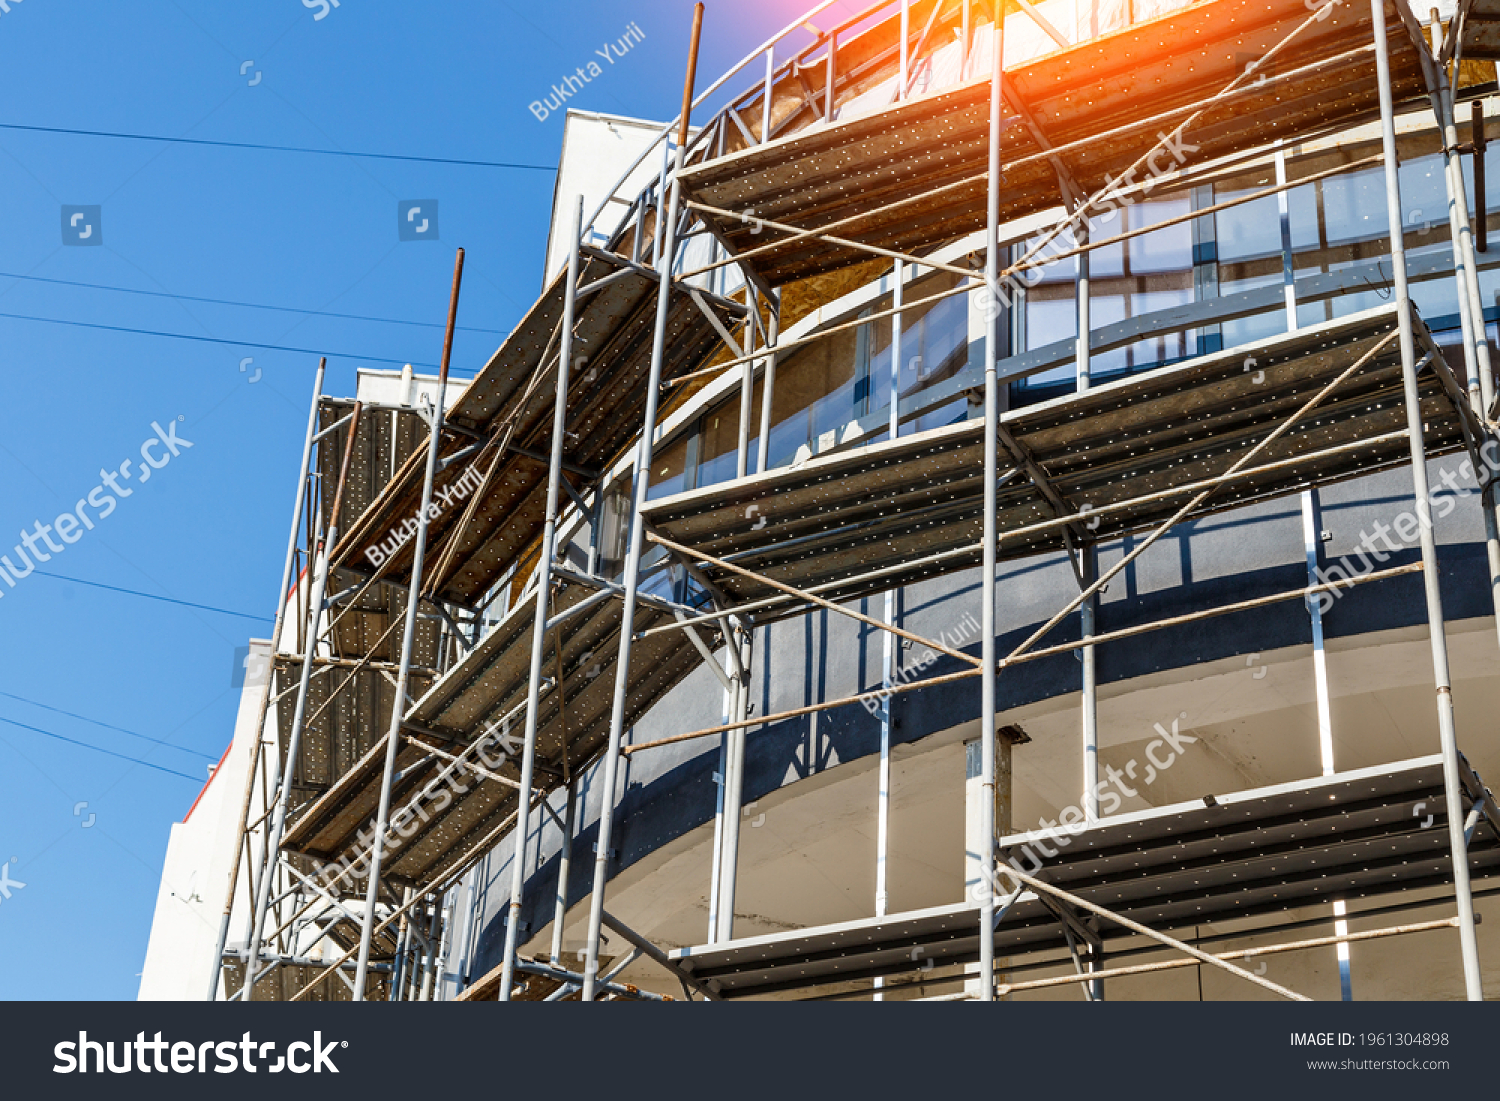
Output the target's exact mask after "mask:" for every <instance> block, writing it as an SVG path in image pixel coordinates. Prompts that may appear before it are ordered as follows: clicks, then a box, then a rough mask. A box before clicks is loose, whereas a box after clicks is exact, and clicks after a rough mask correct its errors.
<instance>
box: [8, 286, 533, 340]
mask: <svg viewBox="0 0 1500 1101" xmlns="http://www.w3.org/2000/svg"><path fill="white" fill-rule="evenodd" d="M0 279H25V280H28V281H30V282H33V283H53V284H56V285H57V286H61V287H86V288H88V289H89V290H95V291H115V292H117V293H119V294H143V295H147V296H148V297H151V298H173V299H177V300H179V301H182V302H206V303H208V304H210V305H214V306H244V307H245V308H246V309H251V310H276V311H279V312H281V313H297V314H306V315H308V316H311V317H337V318H342V319H344V320H346V321H378V322H381V323H382V324H386V325H421V326H422V327H424V328H428V329H441V328H443V327H444V326H443V325H442V323H440V322H437V321H407V320H406V319H405V318H400V317H369V316H367V315H365V314H357V313H337V312H335V311H332V310H302V309H298V308H297V307H296V306H268V305H265V304H263V303H260V302H236V301H233V300H232V299H228V298H202V297H199V296H198V295H193V294H169V293H167V292H166V291H145V290H137V289H135V288H134V287H111V286H108V285H106V284H104V283H80V282H77V281H76V280H73V279H49V278H47V277H46V276H44V275H18V274H16V273H15V272H10V271H0ZM458 329H459V331H460V332H468V333H494V334H496V335H498V336H509V335H510V334H509V333H508V332H507V331H506V330H504V329H479V328H475V327H474V326H472V325H460V326H458Z"/></svg>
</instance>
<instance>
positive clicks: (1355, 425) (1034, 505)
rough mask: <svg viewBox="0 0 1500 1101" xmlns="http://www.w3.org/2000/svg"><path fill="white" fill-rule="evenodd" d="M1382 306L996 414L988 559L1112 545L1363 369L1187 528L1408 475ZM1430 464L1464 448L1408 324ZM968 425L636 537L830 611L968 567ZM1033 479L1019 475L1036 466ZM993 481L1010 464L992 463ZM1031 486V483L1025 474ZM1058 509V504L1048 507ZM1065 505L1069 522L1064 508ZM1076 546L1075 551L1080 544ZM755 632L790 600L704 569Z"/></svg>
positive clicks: (671, 508)
mask: <svg viewBox="0 0 1500 1101" xmlns="http://www.w3.org/2000/svg"><path fill="white" fill-rule="evenodd" d="M1396 309H1397V307H1395V306H1394V305H1392V306H1383V307H1379V308H1377V309H1374V310H1369V311H1366V312H1363V313H1359V314H1355V315H1352V316H1350V317H1346V318H1341V319H1339V320H1336V321H1331V322H1327V323H1325V324H1323V325H1319V326H1316V327H1312V328H1307V329H1302V330H1299V331H1297V332H1293V333H1289V334H1286V335H1284V336H1280V337H1276V338H1274V339H1271V340H1268V341H1265V342H1262V343H1259V344H1256V345H1254V346H1247V347H1242V348H1237V349H1231V350H1229V351H1225V352H1220V353H1215V354H1212V355H1206V356H1202V357H1200V358H1197V359H1192V360H1188V361H1185V362H1182V363H1178V364H1175V365H1171V366H1166V367H1160V368H1157V369H1156V370H1152V371H1148V372H1145V373H1143V374H1140V375H1133V376H1130V377H1128V378H1124V379H1120V380H1118V381H1116V382H1112V383H1108V384H1106V385H1101V386H1097V387H1095V388H1093V389H1091V390H1088V391H1087V392H1085V393H1082V394H1068V395H1065V396H1063V397H1059V398H1056V399H1054V400H1052V401H1049V402H1045V403H1043V404H1040V405H1033V406H1027V407H1025V408H1022V409H1019V410H1015V411H1013V412H1010V413H1007V414H1005V415H1004V416H1002V418H1001V420H1000V431H1001V433H1002V438H1004V437H1005V436H1008V437H1009V438H1010V446H1009V447H1006V446H1002V447H1001V449H1000V455H1001V487H1000V490H999V502H998V506H999V512H998V520H999V527H998V530H999V535H1000V546H999V557H1000V558H1001V559H1002V560H1004V559H1015V558H1021V557H1026V556H1029V555H1034V554H1039V553H1043V552H1046V551H1054V550H1063V549H1064V547H1065V543H1064V532H1065V531H1066V530H1067V527H1068V525H1064V524H1063V523H1061V522H1059V521H1058V517H1059V514H1060V513H1061V514H1062V515H1072V516H1078V517H1080V519H1078V520H1075V521H1074V522H1073V525H1072V526H1073V527H1074V529H1075V530H1079V529H1082V530H1083V531H1084V532H1086V535H1087V538H1089V539H1092V540H1099V541H1104V540H1110V539H1117V538H1119V537H1121V536H1125V535H1129V534H1131V533H1134V532H1137V531H1141V530H1144V529H1147V528H1149V527H1152V526H1154V525H1157V524H1160V523H1162V522H1163V521H1164V520H1166V519H1168V518H1170V517H1171V516H1172V515H1173V514H1174V513H1175V512H1176V510H1177V509H1178V508H1180V507H1181V506H1182V505H1183V504H1184V503H1185V502H1186V501H1187V500H1188V499H1189V498H1190V497H1191V496H1192V491H1193V489H1194V487H1197V486H1202V485H1203V484H1204V483H1205V482H1207V481H1208V480H1210V479H1214V478H1216V477H1220V476H1222V475H1223V474H1224V473H1225V472H1226V471H1228V470H1229V469H1230V467H1231V466H1232V465H1233V464H1234V463H1236V462H1237V461H1238V460H1240V459H1242V458H1244V457H1245V456H1246V455H1247V454H1248V453H1249V452H1250V451H1251V449H1252V448H1254V447H1255V446H1256V445H1257V444H1259V443H1260V442H1261V441H1262V440H1264V439H1265V438H1267V437H1268V436H1269V435H1270V433H1271V432H1272V430H1273V429H1274V428H1275V427H1276V426H1277V425H1278V424H1279V423H1280V422H1282V421H1283V420H1285V419H1286V418H1288V417H1290V416H1291V415H1292V414H1294V413H1296V412H1297V411H1298V409H1299V408H1301V407H1302V406H1303V405H1304V404H1305V403H1307V402H1308V401H1309V400H1310V399H1312V398H1313V397H1314V396H1315V395H1317V394H1318V393H1319V391H1320V390H1322V389H1323V388H1324V387H1326V386H1328V385H1329V384H1330V383H1331V382H1332V381H1334V380H1335V379H1336V378H1338V376H1339V375H1340V374H1342V373H1343V372H1345V371H1346V370H1348V369H1349V368H1350V367H1351V366H1353V365H1354V364H1356V363H1358V362H1359V360H1360V359H1361V358H1362V357H1366V356H1370V355H1371V353H1372V352H1373V353H1374V354H1373V357H1372V358H1370V359H1369V361H1368V362H1367V363H1366V364H1365V365H1364V366H1362V367H1360V368H1359V369H1358V370H1357V371H1355V372H1354V373H1353V375H1352V376H1351V377H1349V378H1348V379H1347V380H1346V381H1345V382H1343V383H1342V384H1340V385H1339V386H1338V387H1337V388H1336V389H1335V390H1334V391H1333V392H1332V393H1331V395H1330V396H1329V397H1328V398H1327V399H1326V400H1325V401H1323V402H1322V403H1321V404H1320V405H1318V406H1317V407H1316V408H1315V409H1314V410H1313V411H1312V412H1310V413H1309V414H1308V415H1307V416H1306V417H1305V418H1303V420H1302V421H1301V422H1300V423H1298V424H1296V425H1294V426H1293V427H1292V428H1291V430H1290V431H1288V432H1286V433H1285V434H1284V435H1282V436H1281V437H1280V438H1279V439H1277V440H1276V441H1275V442H1274V443H1272V444H1271V445H1270V446H1269V447H1267V448H1265V449H1264V450H1263V451H1261V452H1260V453H1259V454H1258V455H1257V456H1256V457H1255V458H1254V459H1253V460H1252V462H1251V463H1250V464H1249V465H1248V467H1247V468H1246V470H1245V472H1244V474H1243V475H1242V476H1236V477H1235V478H1234V479H1233V480H1230V481H1228V482H1226V483H1224V484H1223V485H1222V486H1221V487H1220V488H1219V489H1218V490H1217V491H1216V492H1215V494H1214V495H1213V496H1212V497H1211V498H1210V499H1209V500H1208V501H1207V503H1206V504H1204V505H1203V506H1202V508H1201V510H1199V511H1198V512H1197V513H1196V515H1203V514H1205V513H1208V512H1212V511H1218V510H1223V509H1230V508H1237V507H1241V506H1243V505H1247V504H1250V503H1253V502H1255V501H1259V500H1264V499H1267V498H1273V497H1277V496H1281V495H1283V494H1287V493H1291V492H1294V491H1296V490H1300V489H1303V488H1305V487H1307V486H1309V485H1315V484H1327V483H1329V482H1333V481H1338V480H1339V479H1342V478H1349V477H1355V476H1358V475H1362V474H1369V473H1371V472H1373V471H1376V470H1381V469H1384V468H1386V467H1390V466H1395V465H1399V464H1401V463H1405V462H1407V461H1409V458H1410V451H1409V449H1408V444H1407V440H1406V434H1405V415H1404V411H1403V407H1402V381H1401V356H1400V353H1399V350H1398V347H1397V341H1396V340H1394V339H1391V338H1392V335H1393V334H1394V332H1395V329H1396V324H1397V314H1396ZM1413 324H1414V328H1415V331H1416V334H1417V339H1418V344H1419V353H1418V354H1419V355H1423V354H1425V355H1426V357H1427V362H1426V365H1425V367H1424V369H1423V371H1422V373H1421V376H1420V380H1421V396H1422V409H1423V413H1424V416H1425V418H1426V422H1427V428H1428V431H1427V448H1428V452H1429V454H1434V455H1436V454H1442V453H1444V452H1448V451H1452V450H1454V449H1456V448H1458V447H1461V446H1463V443H1464V424H1465V420H1464V418H1465V417H1468V416H1469V415H1470V414H1469V412H1468V406H1467V404H1466V403H1464V402H1463V401H1462V398H1461V390H1460V388H1459V386H1458V383H1457V382H1456V380H1455V379H1454V378H1453V376H1452V373H1451V372H1450V371H1449V369H1448V366H1447V364H1446V362H1445V361H1444V360H1443V359H1442V355H1441V353H1440V352H1439V351H1438V350H1437V347H1436V345H1435V344H1434V343H1433V341H1432V338H1431V336H1430V335H1429V334H1428V333H1427V330H1426V328H1425V327H1424V326H1423V325H1422V323H1421V320H1420V318H1417V317H1415V316H1414V317H1413ZM983 447H984V422H983V421H982V420H977V419H975V420H967V421H964V422H961V423H959V424H954V425H950V426H949V427H946V428H940V429H935V430H932V431H928V432H924V433H919V434H916V435H912V436H902V437H900V438H899V439H897V440H895V441H886V442H882V443H878V444H873V445H870V446H868V447H864V448H861V449H858V450H852V451H848V452H844V453H842V454H836V455H832V456H829V457H827V458H822V459H814V460H811V461H809V462H807V463H805V464H804V465H802V466H798V467H792V468H789V469H788V468H782V469H776V470H772V471H770V472H768V473H766V474H763V475H758V476H756V477H752V478H748V479H744V480H740V481H735V482H726V483H721V484H718V485H714V486H710V487H708V488H706V489H701V490H695V491H691V492H688V493H683V494H678V495H676V496H672V497H665V498H660V499H658V500H655V501H652V502H651V503H650V504H649V505H648V506H647V507H646V510H645V516H646V523H647V524H648V525H649V529H650V530H652V531H654V532H657V533H659V534H661V535H663V536H665V537H667V538H669V539H671V540H672V541H673V542H676V543H678V544H683V545H686V546H688V547H691V548H692V549H693V550H695V551H701V552H702V553H704V554H706V555H710V556H713V557H715V558H718V559H721V560H723V561H727V562H731V563H733V564H734V565H736V566H739V567H742V568H746V569H748V570H750V571H752V572H753V573H755V574H759V575H763V577H764V578H770V579H773V580H775V581H778V582H782V583H784V584H787V585H791V586H794V587H797V588H800V589H804V590H812V591H814V592H816V593H817V594H818V595H820V596H822V597H823V598H825V599H829V600H834V601H845V600H853V599H855V598H858V597H861V596H865V595H869V594H870V593H874V592H881V591H884V590H885V589H887V588H893V587H896V586H900V585H909V584H912V583H914V582H917V581H921V580H925V579H927V578H930V577H935V576H939V575H942V574H945V573H951V572H953V571H956V570H964V569H969V568H972V567H975V566H977V565H978V564H979V561H980V554H981V550H980V545H981V544H980V534H981V523H982V520H983V505H984V479H983V477H982V470H983V463H982V458H983ZM1033 467H1034V471H1033V469H1032V468H1033ZM1007 468H1008V469H1007ZM1033 472H1034V473H1035V474H1036V475H1038V476H1037V477H1033ZM1059 505H1060V506H1061V508H1059ZM1063 510H1066V511H1065V512H1063ZM1080 541H1081V540H1080ZM703 569H704V572H705V573H706V574H707V575H708V576H709V577H710V578H712V579H713V581H715V582H716V583H717V584H718V585H719V586H720V587H721V588H722V589H723V590H724V591H725V592H726V593H728V594H729V595H730V597H731V598H733V599H735V600H737V601H744V602H747V603H748V602H752V601H755V602H764V604H763V605H762V606H760V607H758V608H757V610H756V619H757V622H768V621H771V620H774V619H776V618H778V617H780V616H785V615H793V614H800V612H801V611H802V610H803V606H802V604H801V603H800V602H799V601H798V600H796V598H794V597H791V596H788V595H786V594H784V593H781V592H779V591H778V590H776V589H775V588H773V587H772V586H770V585H769V584H767V583H766V582H765V581H764V580H762V579H757V578H752V577H746V576H743V575H741V574H737V573H733V572H730V571H729V570H727V569H725V568H723V567H721V566H717V565H713V564H708V565H705V566H704V567H703Z"/></svg>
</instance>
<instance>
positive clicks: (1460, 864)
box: [1370, 0, 1484, 1001]
mask: <svg viewBox="0 0 1500 1101" xmlns="http://www.w3.org/2000/svg"><path fill="white" fill-rule="evenodd" d="M1370 13H1371V23H1372V26H1373V33H1374V40H1375V83H1376V87H1377V89H1378V91H1379V94H1380V130H1381V134H1380V136H1381V144H1382V149H1383V151H1384V154H1385V205H1386V219H1387V224H1388V227H1389V231H1390V238H1391V270H1392V274H1393V277H1394V283H1395V297H1396V301H1397V303H1398V304H1399V305H1400V309H1399V311H1398V312H1397V321H1398V323H1399V326H1400V328H1399V332H1400V345H1401V373H1402V379H1403V382H1404V385H1405V394H1406V422H1407V429H1408V432H1409V443H1410V445H1411V476H1412V489H1413V493H1414V495H1415V497H1416V507H1417V516H1418V519H1419V520H1420V521H1421V546H1422V564H1423V569H1422V579H1423V581H1424V582H1425V584H1426V591H1427V627H1428V634H1429V635H1430V637H1431V642H1432V669H1433V679H1434V681H1435V682H1436V689H1437V712H1438V736H1439V739H1440V741H1441V743H1442V753H1443V788H1444V798H1445V802H1446V806H1447V811H1448V842H1449V846H1450V848H1451V849H1452V853H1453V892H1454V896H1455V899H1456V901H1457V903H1458V918H1459V939H1460V941H1461V942H1462V946H1463V963H1464V987H1465V989H1466V991H1467V993H1468V997H1469V1000H1470V1001H1483V1000H1484V984H1483V981H1482V979H1481V978H1480V973H1479V942H1478V938H1477V936H1476V934H1475V929H1474V899H1473V895H1472V893H1471V891H1470V887H1469V860H1468V844H1467V842H1466V840H1465V838H1464V812H1463V801H1462V792H1461V788H1460V780H1459V765H1458V732H1457V729H1456V727H1455V722H1454V715H1453V687H1452V680H1451V678H1450V676H1449V672H1448V640H1447V636H1446V635H1445V633H1444V624H1443V596H1442V590H1441V588H1440V573H1439V568H1438V557H1437V540H1436V538H1435V537H1434V535H1433V529H1432V502H1431V499H1430V491H1429V489H1428V486H1427V448H1426V445H1425V443H1424V442H1423V435H1422V432H1423V428H1422V406H1421V398H1420V396H1419V393H1418V389H1417V353H1416V339H1415V336H1414V334H1413V331H1412V323H1411V307H1410V297H1409V293H1408V288H1407V282H1406V241H1405V237H1404V236H1403V234H1404V229H1405V227H1404V226H1403V225H1402V209H1401V180H1400V177H1399V174H1398V169H1397V164H1398V162H1397V153H1396V116H1395V109H1394V107H1393V105H1392V96H1391V62H1390V56H1389V48H1388V44H1387V41H1386V27H1385V4H1384V0H1370Z"/></svg>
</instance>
